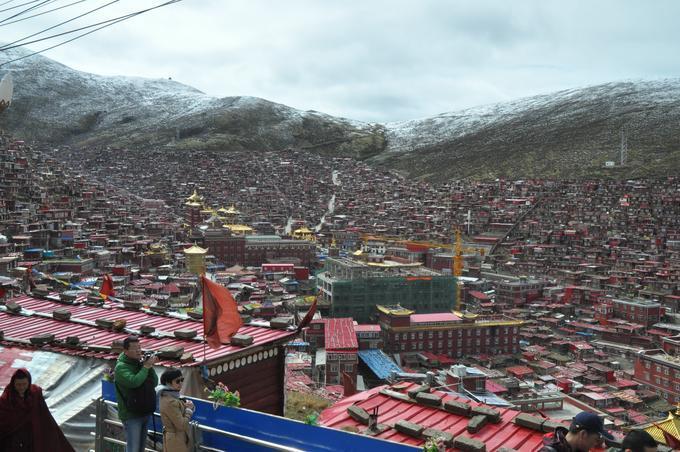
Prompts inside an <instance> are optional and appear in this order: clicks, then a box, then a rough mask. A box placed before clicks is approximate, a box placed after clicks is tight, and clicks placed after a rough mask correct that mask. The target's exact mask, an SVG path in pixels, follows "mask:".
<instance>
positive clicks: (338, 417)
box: [319, 384, 543, 452]
mask: <svg viewBox="0 0 680 452" xmlns="http://www.w3.org/2000/svg"><path fill="white" fill-rule="evenodd" d="M414 386H417V384H400V385H395V386H392V387H389V386H379V387H377V388H373V389H370V390H368V391H364V392H361V393H358V394H356V395H354V396H352V397H348V398H346V399H343V400H341V401H339V402H337V403H336V404H335V405H333V406H332V407H330V408H328V409H326V410H324V411H323V412H322V413H321V416H320V417H319V424H320V425H323V426H326V427H332V428H336V429H341V428H343V427H347V426H351V427H355V428H358V429H359V431H363V430H365V429H366V427H365V426H364V425H362V424H360V423H359V422H357V421H355V420H354V419H352V418H351V417H350V416H349V415H348V414H347V408H348V407H350V406H351V405H357V406H359V407H361V408H363V409H364V410H366V411H368V412H369V413H370V412H371V410H372V409H373V408H375V407H378V423H380V424H385V425H388V426H391V425H394V423H396V422H397V421H400V420H408V421H410V422H414V423H417V424H420V425H422V426H425V427H427V428H435V429H438V430H442V431H445V432H448V433H451V434H452V435H453V436H454V437H456V436H461V435H462V436H467V437H470V438H474V439H477V440H479V441H483V442H484V443H485V444H486V450H487V451H489V452H493V451H496V450H498V449H500V448H502V447H506V448H511V449H515V450H521V451H537V450H540V448H541V447H542V440H543V433H542V432H539V431H536V430H531V429H529V428H526V427H521V426H518V425H515V424H514V423H513V422H512V420H513V419H514V418H515V417H516V416H517V415H518V414H519V412H518V411H515V410H510V409H506V408H497V407H493V408H494V409H497V410H498V411H500V413H501V422H500V423H499V424H487V425H485V426H484V427H483V428H482V429H481V430H480V431H479V432H477V433H474V434H472V433H469V432H468V431H467V425H468V422H469V420H470V419H469V418H468V417H466V416H461V415H457V414H453V413H448V412H446V411H444V410H440V409H437V408H433V407H428V406H425V405H421V404H418V403H413V402H407V401H403V400H399V399H397V398H394V397H390V396H389V395H387V394H381V393H380V391H381V390H383V389H391V390H393V391H398V392H402V393H406V392H407V391H408V390H409V389H410V388H411V387H414ZM433 393H434V394H437V395H439V396H442V397H443V400H458V401H461V402H466V403H468V404H470V405H471V406H480V405H482V404H480V403H477V402H474V401H470V400H466V399H462V398H459V397H456V396H452V395H449V394H446V393H443V392H440V391H433ZM376 437H378V438H381V439H385V440H389V441H394V442H398V443H403V444H411V445H414V446H422V445H423V444H424V441H423V440H422V439H418V438H414V437H412V436H408V435H405V434H403V433H400V432H398V431H397V430H394V429H393V428H388V429H387V430H385V431H384V432H382V433H380V434H378V435H376ZM449 450H452V449H449Z"/></svg>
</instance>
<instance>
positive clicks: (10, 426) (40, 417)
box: [0, 369, 74, 452]
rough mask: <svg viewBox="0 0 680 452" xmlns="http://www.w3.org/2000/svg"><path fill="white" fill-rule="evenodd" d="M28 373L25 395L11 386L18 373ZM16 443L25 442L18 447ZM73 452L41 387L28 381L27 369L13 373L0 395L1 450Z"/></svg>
mask: <svg viewBox="0 0 680 452" xmlns="http://www.w3.org/2000/svg"><path fill="white" fill-rule="evenodd" d="M19 371H23V372H24V373H25V374H26V375H27V376H28V382H29V387H28V389H27V390H26V393H25V395H24V397H21V396H20V395H19V393H18V392H17V391H16V390H15V389H14V381H15V380H16V379H17V373H19ZM19 444H24V446H23V447H20V446H19ZM24 450H25V451H32V452H74V449H73V447H71V444H69V442H68V440H67V439H66V437H65V436H64V434H63V433H62V431H61V429H60V428H59V425H57V422H56V421H55V420H54V418H53V417H52V414H51V413H50V409H49V408H48V407H47V404H46V403H45V398H44V397H43V394H42V389H40V387H39V386H36V385H34V384H31V374H30V373H29V372H28V370H26V369H19V370H17V371H16V372H14V375H12V379H11V380H10V382H9V384H8V385H7V387H6V388H5V390H4V391H3V392H2V396H0V452H9V451H12V452H14V451H24Z"/></svg>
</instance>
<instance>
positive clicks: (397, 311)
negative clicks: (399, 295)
mask: <svg viewBox="0 0 680 452" xmlns="http://www.w3.org/2000/svg"><path fill="white" fill-rule="evenodd" d="M375 307H376V308H378V311H380V312H382V313H383V314H392V315H411V314H415V312H416V311H411V310H410V309H406V308H403V307H401V306H383V305H381V304H378V305H375Z"/></svg>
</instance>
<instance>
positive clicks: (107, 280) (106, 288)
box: [99, 273, 116, 299]
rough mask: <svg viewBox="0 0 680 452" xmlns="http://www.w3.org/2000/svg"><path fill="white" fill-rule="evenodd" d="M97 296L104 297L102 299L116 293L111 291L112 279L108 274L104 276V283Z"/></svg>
mask: <svg viewBox="0 0 680 452" xmlns="http://www.w3.org/2000/svg"><path fill="white" fill-rule="evenodd" d="M99 295H101V296H102V297H104V299H106V298H109V297H114V296H115V295H116V291H115V290H114V289H113V279H112V278H111V275H109V274H108V273H107V274H105V275H104V281H103V282H102V288H101V289H100V290H99Z"/></svg>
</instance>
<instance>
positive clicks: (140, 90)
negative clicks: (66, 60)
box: [0, 48, 382, 155]
mask: <svg viewBox="0 0 680 452" xmlns="http://www.w3.org/2000/svg"><path fill="white" fill-rule="evenodd" d="M27 53H28V51H27V50H24V49H21V48H17V49H12V50H9V51H6V52H0V63H1V62H3V61H9V60H12V59H15V58H18V57H20V56H23V55H26V54H27ZM5 72H11V73H12V75H13V77H14V81H15V83H14V85H15V94H14V100H13V105H12V109H10V110H8V111H7V113H6V115H5V117H4V118H3V124H2V125H3V127H5V128H7V129H9V130H10V131H12V132H13V133H15V134H18V135H19V136H22V137H23V138H27V139H36V140H41V141H47V140H49V141H51V142H53V143H54V144H60V143H69V144H74V145H110V146H119V147H120V146H126V147H128V146H130V147H139V148H145V147H149V146H167V145H172V146H177V147H180V148H181V147H186V148H197V147H209V148H219V149H230V148H239V149H243V148H245V149H253V150H270V149H280V148H285V147H309V148H313V149H316V148H318V147H320V148H321V149H320V150H322V151H328V152H335V151H341V152H346V153H347V154H348V155H351V154H352V153H353V152H355V151H354V150H353V148H356V149H358V152H365V149H364V148H366V145H365V144H362V141H365V140H366V137H370V136H371V135H372V134H374V133H376V131H377V132H378V133H379V140H378V141H380V142H382V132H381V130H380V128H376V126H373V125H370V124H365V123H361V122H358V121H352V120H348V119H343V118H335V117H332V116H330V115H325V114H322V113H318V112H313V111H310V112H306V111H301V110H296V109H294V108H291V107H287V106H285V105H281V104H276V103H273V102H269V101H267V100H264V99H259V98H255V97H242V96H239V97H226V98H221V99H220V98H215V97H211V96H208V95H206V94H204V93H202V92H200V91H198V90H196V89H194V88H192V87H190V86H186V85H183V84H181V83H178V82H175V81H172V80H165V79H156V80H152V79H144V78H139V77H122V76H118V77H104V76H99V75H94V74H89V73H85V72H80V71H76V70H73V69H71V68H69V67H67V66H64V65H63V64H60V63H58V62H56V61H53V60H51V59H49V58H45V57H43V56H34V57H31V58H26V59H23V60H20V61H17V62H14V63H11V64H9V65H7V66H5V67H3V68H2V69H0V74H3V73H5ZM178 137H179V139H177V138H178ZM350 146H351V148H350Z"/></svg>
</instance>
